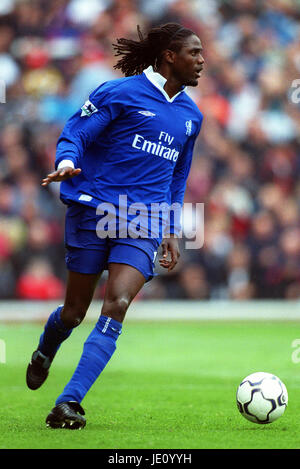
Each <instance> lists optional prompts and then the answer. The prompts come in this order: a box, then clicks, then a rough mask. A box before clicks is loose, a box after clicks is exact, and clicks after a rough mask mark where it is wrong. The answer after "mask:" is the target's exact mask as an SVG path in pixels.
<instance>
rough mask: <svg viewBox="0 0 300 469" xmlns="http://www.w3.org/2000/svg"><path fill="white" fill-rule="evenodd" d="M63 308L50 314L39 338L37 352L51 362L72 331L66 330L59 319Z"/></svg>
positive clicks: (59, 307)
mask: <svg viewBox="0 0 300 469" xmlns="http://www.w3.org/2000/svg"><path fill="white" fill-rule="evenodd" d="M62 308H63V306H58V308H57V309H56V310H55V311H53V313H51V314H50V316H49V318H48V321H47V322H46V325H45V328H44V332H43V333H42V335H41V336H40V341H39V345H38V350H39V351H40V352H42V353H43V354H44V355H46V356H47V357H49V358H50V360H53V358H54V356H55V354H56V352H57V350H58V349H59V347H60V345H61V343H62V342H63V341H64V340H66V339H67V338H68V337H69V335H70V334H71V332H72V329H67V328H66V327H65V325H64V323H63V322H62V320H61V318H60V312H61V310H62Z"/></svg>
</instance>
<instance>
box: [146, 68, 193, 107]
mask: <svg viewBox="0 0 300 469" xmlns="http://www.w3.org/2000/svg"><path fill="white" fill-rule="evenodd" d="M144 74H145V75H146V77H147V78H148V80H149V81H151V83H152V84H153V85H154V86H156V88H158V89H159V91H160V92H161V93H162V94H163V95H164V97H165V98H166V100H167V101H169V103H172V102H173V101H174V99H175V98H177V96H178V95H179V94H180V93H182V92H183V91H184V90H185V88H186V86H185V87H183V88H182V90H180V91H179V92H178V93H177V94H175V96H173V98H170V96H169V95H168V93H167V92H166V91H165V90H164V86H165V84H166V82H167V79H166V78H165V77H163V76H162V75H161V74H160V73H158V72H155V71H154V70H153V67H152V65H149V67H148V68H146V69H145V70H144Z"/></svg>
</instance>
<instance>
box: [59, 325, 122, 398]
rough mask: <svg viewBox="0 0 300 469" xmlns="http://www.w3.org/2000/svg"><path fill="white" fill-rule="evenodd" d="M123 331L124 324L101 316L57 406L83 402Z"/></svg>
mask: <svg viewBox="0 0 300 469" xmlns="http://www.w3.org/2000/svg"><path fill="white" fill-rule="evenodd" d="M121 331H122V323H120V322H119V321H116V320H114V319H112V318H108V317H106V316H100V318H99V319H98V322H97V324H96V326H95V327H94V329H93V330H92V332H91V333H90V335H89V336H88V338H87V340H86V342H85V343H84V346H83V353H82V355H81V358H80V361H79V363H78V365H77V368H76V370H75V372H74V374H73V376H72V378H71V380H70V381H69V383H68V384H67V385H66V387H65V389H64V391H63V393H62V394H61V395H60V396H59V397H58V398H57V399H56V402H55V404H56V405H58V404H60V403H61V402H68V401H76V402H79V403H80V402H81V401H82V399H83V398H84V396H85V395H86V393H87V392H88V390H89V389H90V387H91V386H92V385H93V383H94V382H95V381H96V379H97V378H98V376H99V375H100V373H101V371H102V370H103V369H104V368H105V366H106V364H107V363H108V361H109V360H110V358H111V356H112V354H113V353H114V351H115V350H116V341H117V338H118V337H119V335H120V334H121Z"/></svg>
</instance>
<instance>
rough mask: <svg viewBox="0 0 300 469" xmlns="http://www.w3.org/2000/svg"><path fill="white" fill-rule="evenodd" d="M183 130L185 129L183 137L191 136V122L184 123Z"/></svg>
mask: <svg viewBox="0 0 300 469" xmlns="http://www.w3.org/2000/svg"><path fill="white" fill-rule="evenodd" d="M185 128H186V132H185V135H189V136H190V135H192V121H191V120H189V121H186V123H185Z"/></svg>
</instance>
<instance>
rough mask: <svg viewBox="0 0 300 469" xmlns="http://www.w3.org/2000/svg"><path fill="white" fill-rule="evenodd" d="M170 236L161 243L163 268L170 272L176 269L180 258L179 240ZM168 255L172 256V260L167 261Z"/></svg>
mask: <svg viewBox="0 0 300 469" xmlns="http://www.w3.org/2000/svg"><path fill="white" fill-rule="evenodd" d="M169 236H170V237H169V238H164V239H163V241H162V243H161V247H162V259H159V263H160V265H161V267H163V268H164V269H168V272H170V271H171V270H173V269H174V267H175V265H176V264H177V262H178V259H179V257H180V252H179V246H178V239H177V238H175V237H174V235H172V234H171V235H169ZM168 254H170V256H171V260H168V259H167V257H168Z"/></svg>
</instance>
